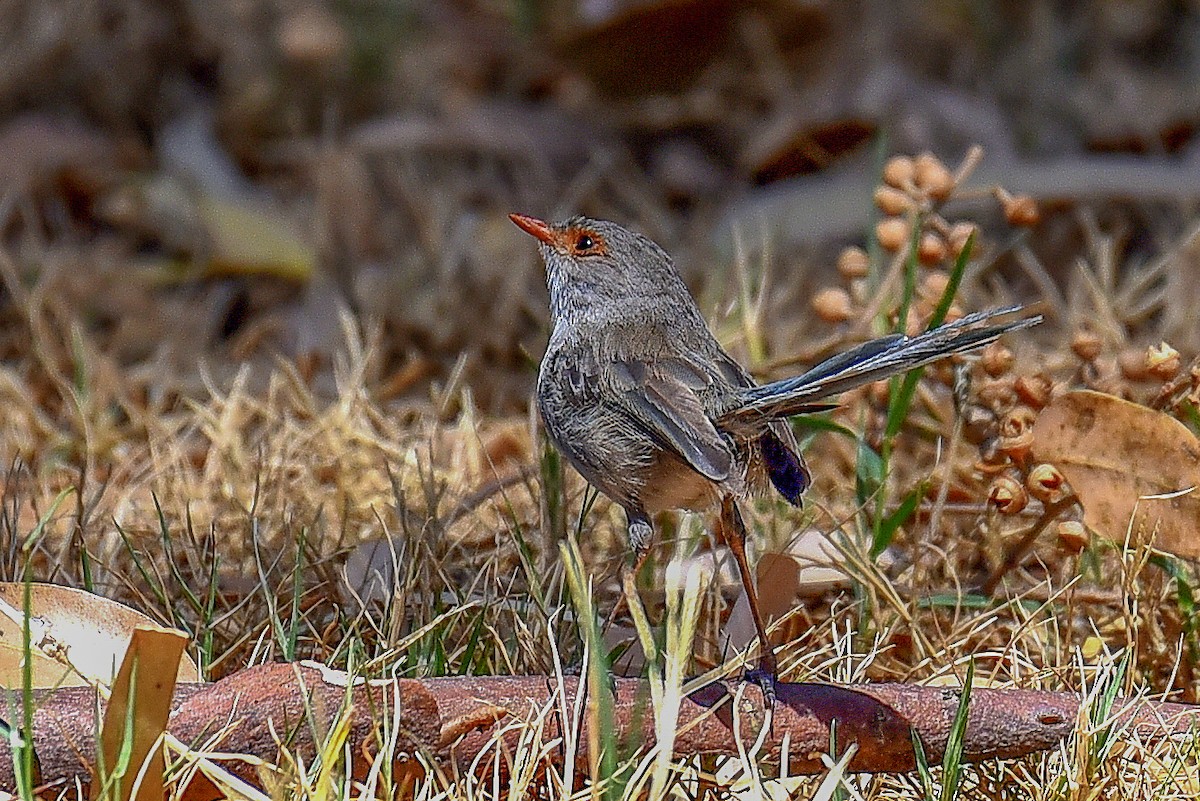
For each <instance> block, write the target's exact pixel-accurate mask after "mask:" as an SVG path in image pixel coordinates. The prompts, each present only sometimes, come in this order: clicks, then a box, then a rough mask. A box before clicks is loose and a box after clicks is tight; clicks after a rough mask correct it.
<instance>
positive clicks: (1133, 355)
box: [1117, 348, 1150, 381]
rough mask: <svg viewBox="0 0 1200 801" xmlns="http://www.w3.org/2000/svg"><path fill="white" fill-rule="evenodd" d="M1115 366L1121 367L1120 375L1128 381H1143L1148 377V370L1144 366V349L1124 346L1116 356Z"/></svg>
mask: <svg viewBox="0 0 1200 801" xmlns="http://www.w3.org/2000/svg"><path fill="white" fill-rule="evenodd" d="M1117 366H1118V367H1120V368H1121V375H1123V376H1125V377H1126V378H1128V379H1129V380H1130V381H1145V380H1146V379H1148V378H1149V377H1150V371H1149V370H1148V369H1147V368H1146V351H1144V350H1138V349H1137V348H1126V349H1125V350H1123V351H1121V353H1120V355H1119V356H1117Z"/></svg>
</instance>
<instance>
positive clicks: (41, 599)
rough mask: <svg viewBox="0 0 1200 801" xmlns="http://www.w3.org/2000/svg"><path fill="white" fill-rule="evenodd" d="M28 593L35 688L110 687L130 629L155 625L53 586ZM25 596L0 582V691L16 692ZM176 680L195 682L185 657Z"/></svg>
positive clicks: (15, 585) (102, 601) (95, 598)
mask: <svg viewBox="0 0 1200 801" xmlns="http://www.w3.org/2000/svg"><path fill="white" fill-rule="evenodd" d="M30 590H31V603H30V614H31V615H33V617H34V619H33V620H32V621H31V622H32V624H33V625H32V627H31V628H32V632H33V648H32V649H31V650H32V652H33V660H32V664H33V685H34V686H35V687H62V686H73V685H82V684H86V683H87V680H92V681H100V682H103V683H105V684H110V683H111V682H112V681H113V678H114V676H115V675H116V672H117V668H118V667H119V666H120V664H121V660H122V658H123V657H124V655H125V650H126V647H127V646H128V644H129V638H130V636H131V635H132V634H133V631H134V629H135V628H136V627H138V626H153V625H155V623H154V621H153V620H151V619H150V618H149V617H147V616H146V615H144V614H142V613H141V612H138V611H137V610H135V609H130V608H129V607H128V606H125V605H123V604H119V603H117V602H116V601H113V600H110V599H108V598H104V597H101V596H99V595H93V594H92V593H90V592H86V591H84V590H79V589H75V588H73V587H60V586H58V585H56V584H33V585H32V586H31V587H30ZM24 592H25V588H24V585H23V584H20V583H19V582H11V583H10V582H0V602H3V604H5V605H6V606H7V611H8V614H0V686H4V687H20V686H21V670H22V668H21V662H22V656H23V654H22V648H21V628H22V625H23V623H22V619H23V616H24V613H23V611H22V610H23V607H24V600H23V598H24ZM39 641H44V642H45V643H46V645H48V646H50V647H51V648H52V649H57V650H58V652H59V653H60V654H61V655H62V657H63V658H64V659H65V660H68V661H69V662H70V664H71V665H73V666H74V668H75V670H71V668H70V667H68V666H67V665H66V664H64V663H63V662H60V661H58V660H56V659H55V658H53V657H51V656H49V655H47V654H46V653H45V651H44V650H42V649H39V647H38V642H39ZM76 671H78V673H76ZM80 674H82V676H81V675H80ZM178 679H179V681H181V682H196V681H200V670H199V668H197V667H196V663H195V662H193V661H192V660H191V659H190V658H189V657H187V656H186V655H185V656H184V658H183V659H182V660H181V661H180V662H179V671H178Z"/></svg>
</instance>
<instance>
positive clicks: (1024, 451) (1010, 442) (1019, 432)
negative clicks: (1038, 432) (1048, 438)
mask: <svg viewBox="0 0 1200 801" xmlns="http://www.w3.org/2000/svg"><path fill="white" fill-rule="evenodd" d="M1036 422H1037V412H1035V411H1034V410H1033V409H1030V408H1029V407H1028V406H1017V407H1015V408H1014V409H1012V410H1011V411H1010V412H1009V413H1008V414H1006V415H1004V417H1002V418H1001V419H1000V445H999V447H1000V452H1001V453H1003V454H1005V455H1006V456H1008V457H1009V458H1010V459H1012V460H1013V461H1014V462H1024V461H1025V457H1027V456H1028V455H1029V449H1030V448H1032V447H1033V424H1034V423H1036Z"/></svg>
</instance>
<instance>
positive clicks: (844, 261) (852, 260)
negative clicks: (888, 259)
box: [837, 247, 871, 280]
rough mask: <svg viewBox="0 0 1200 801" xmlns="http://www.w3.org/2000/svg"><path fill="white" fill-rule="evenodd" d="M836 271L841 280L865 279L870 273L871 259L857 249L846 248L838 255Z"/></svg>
mask: <svg viewBox="0 0 1200 801" xmlns="http://www.w3.org/2000/svg"><path fill="white" fill-rule="evenodd" d="M837 269H838V272H839V273H840V274H841V276H842V277H843V278H846V279H848V280H852V279H855V278H866V277H867V274H868V273H869V272H870V271H871V259H870V257H869V256H867V252H866V251H865V250H863V249H862V248H859V247H848V248H845V249H843V250H842V252H841V253H839V254H838V260H837Z"/></svg>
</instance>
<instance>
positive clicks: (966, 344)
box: [718, 306, 1042, 428]
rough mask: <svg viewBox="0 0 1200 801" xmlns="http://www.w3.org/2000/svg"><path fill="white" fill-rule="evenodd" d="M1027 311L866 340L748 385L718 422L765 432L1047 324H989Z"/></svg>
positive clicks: (998, 312)
mask: <svg viewBox="0 0 1200 801" xmlns="http://www.w3.org/2000/svg"><path fill="white" fill-rule="evenodd" d="M1022 308H1023V307H1021V306H1008V307H1006V308H1002V309H993V310H991V311H985V312H977V313H975V314H968V315H967V316H966V317H963V318H961V319H959V320H955V321H954V322H952V323H948V324H946V325H943V326H939V327H938V328H935V329H933V330H932V331H926V332H925V333H924V334H919V335H918V336H914V337H909V336H905V335H904V334H892V335H890V336H885V337H880V338H879V339H873V340H871V341H870V342H864V343H863V344H861V345H859V346H858V347H856V348H851V349H850V350H848V351H846V352H845V353H839V354H838V355H837V356H833V357H832V358H829V359H826V360H825V361H823V362H821V363H820V364H818V365H817V366H816V367H814V368H812V369H811V370H809V371H808V372H807V373H804V374H802V375H798V376H796V377H794V378H784V379H782V380H780V381H773V382H772V383H770V384H764V385H762V386H756V387H748V388H747V389H746V390H744V391H743V393H742V403H741V405H739V406H738V407H737V408H735V409H732V410H730V411H729V412H727V413H726V414H724V415H722V416H721V418H720V419H719V420H718V424H719V425H721V426H722V427H725V428H739V427H747V428H760V427H762V425H763V424H764V423H765V422H768V421H771V420H778V419H780V418H783V417H790V416H792V415H796V414H803V413H805V412H810V411H812V410H813V409H814V408H816V407H818V406H819V404H817V403H816V402H817V401H820V400H823V399H825V398H829V397H832V396H834V395H838V394H841V393H842V392H845V391H846V390H850V389H854V388H855V387H860V386H862V385H863V384H870V383H871V382H873V381H878V380H880V379H883V378H888V377H890V376H893V375H896V374H898V373H904V372H907V371H909V370H912V369H914V368H917V367H921V366H923V365H926V364H929V363H930V362H935V361H937V360H938V359H942V358H945V357H946V356H951V355H953V354H955V353H964V352H966V351H969V350H974V349H975V348H980V347H983V346H984V345H987V344H988V343H990V342H994V341H995V340H996V339H997V338H999V337H1000V335H1002V334H1006V333H1008V332H1009V331H1020V330H1021V329H1023V328H1029V327H1031V326H1035V325H1037V324H1038V323H1040V322H1041V321H1042V318H1041V315H1037V316H1034V317H1023V318H1021V319H1019V320H1013V321H1011V322H1007V323H998V324H995V325H984V323H987V322H988V321H990V320H992V319H994V318H996V317H1000V316H1002V315H1005V314H1013V313H1015V312H1019V311H1021V309H1022Z"/></svg>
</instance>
